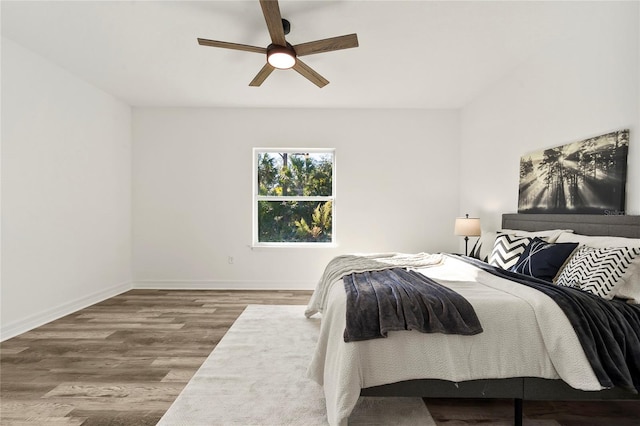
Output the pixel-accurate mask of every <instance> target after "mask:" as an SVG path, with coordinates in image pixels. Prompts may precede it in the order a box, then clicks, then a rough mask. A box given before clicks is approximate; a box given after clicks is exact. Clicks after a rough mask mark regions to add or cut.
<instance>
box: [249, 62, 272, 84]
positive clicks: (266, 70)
mask: <svg viewBox="0 0 640 426" xmlns="http://www.w3.org/2000/svg"><path fill="white" fill-rule="evenodd" d="M274 69H275V68H274V67H273V66H271V64H270V63H268V62H267V63H266V64H264V67H262V69H261V70H260V71H258V74H257V75H256V76H255V77H254V78H253V80H251V83H249V86H253V87H258V86H260V85H261V84H262V83H264V81H265V80H266V79H267V77H269V75H270V74H271V73H272V72H273V70H274Z"/></svg>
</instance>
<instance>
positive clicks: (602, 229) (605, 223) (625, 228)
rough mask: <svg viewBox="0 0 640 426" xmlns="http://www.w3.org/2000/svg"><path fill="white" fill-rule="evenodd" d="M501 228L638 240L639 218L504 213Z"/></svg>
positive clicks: (639, 231)
mask: <svg viewBox="0 0 640 426" xmlns="http://www.w3.org/2000/svg"><path fill="white" fill-rule="evenodd" d="M502 228H503V229H521V230H523V231H544V230H546V229H573V231H574V232H575V233H576V234H582V235H610V236H614V237H628V238H640V216H617V215H611V216H608V215H585V214H579V215H578V214H515V213H505V214H503V215H502Z"/></svg>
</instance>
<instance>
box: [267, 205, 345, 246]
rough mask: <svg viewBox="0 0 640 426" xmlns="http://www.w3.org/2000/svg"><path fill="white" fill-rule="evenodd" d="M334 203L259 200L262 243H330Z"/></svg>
mask: <svg viewBox="0 0 640 426" xmlns="http://www.w3.org/2000/svg"><path fill="white" fill-rule="evenodd" d="M332 218H333V205H332V203H331V201H327V202H321V201H320V202H319V201H259V202H258V241H259V242H262V243H264V242H280V243H289V242H327V243H330V242H331V241H332V240H331V230H332V227H333V226H332V225H333V223H332Z"/></svg>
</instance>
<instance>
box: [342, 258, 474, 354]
mask: <svg viewBox="0 0 640 426" xmlns="http://www.w3.org/2000/svg"><path fill="white" fill-rule="evenodd" d="M343 281H344V287H345V290H346V292H347V318H346V320H347V321H346V322H347V325H346V328H345V331H344V341H345V342H353V341H358V340H367V339H376V338H380V337H387V333H388V332H389V331H397V330H418V331H421V332H423V333H446V334H462V335H472V334H478V333H481V332H482V327H481V326H480V321H479V320H478V317H477V315H476V313H475V311H474V310H473V307H472V306H471V304H470V303H469V302H468V301H467V300H466V299H465V298H464V297H462V296H461V295H459V294H458V293H456V292H455V291H453V290H451V289H449V288H447V287H444V286H442V285H440V284H438V283H436V282H435V281H433V280H432V279H430V278H428V277H425V276H424V275H422V274H420V273H418V272H415V271H407V270H405V269H400V268H394V269H388V270H384V271H372V272H363V273H355V274H351V275H347V276H345V277H344V278H343Z"/></svg>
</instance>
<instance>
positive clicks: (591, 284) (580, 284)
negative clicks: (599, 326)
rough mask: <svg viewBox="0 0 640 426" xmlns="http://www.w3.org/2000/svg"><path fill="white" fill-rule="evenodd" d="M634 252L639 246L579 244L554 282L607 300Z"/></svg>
mask: <svg viewBox="0 0 640 426" xmlns="http://www.w3.org/2000/svg"><path fill="white" fill-rule="evenodd" d="M638 256H640V248H633V247H610V248H593V247H588V246H583V247H580V248H579V249H578V250H577V251H576V252H575V254H574V255H573V257H572V258H571V260H570V261H569V263H568V264H567V266H565V267H564V269H563V270H562V272H561V273H560V275H559V276H558V279H557V281H556V284H558V285H563V286H567V287H577V288H580V289H582V290H584V291H588V292H590V293H593V294H595V295H596V296H600V297H602V298H604V299H608V300H611V299H613V297H614V296H615V290H616V288H617V287H618V286H620V285H622V284H623V283H624V280H625V278H626V277H627V275H629V274H630V273H631V272H630V268H629V265H631V262H632V261H633V260H634V259H635V258H636V257H638Z"/></svg>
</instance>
